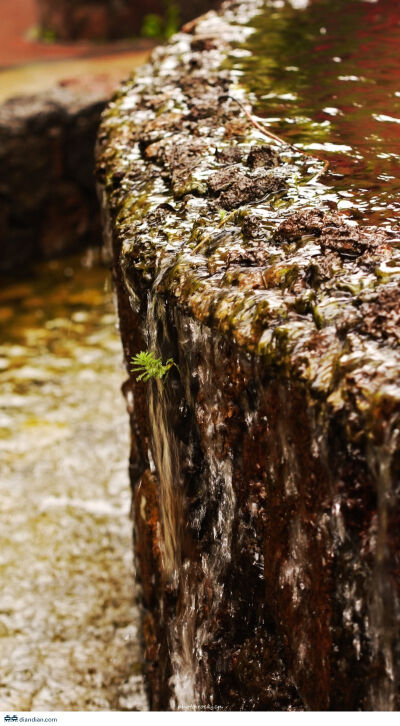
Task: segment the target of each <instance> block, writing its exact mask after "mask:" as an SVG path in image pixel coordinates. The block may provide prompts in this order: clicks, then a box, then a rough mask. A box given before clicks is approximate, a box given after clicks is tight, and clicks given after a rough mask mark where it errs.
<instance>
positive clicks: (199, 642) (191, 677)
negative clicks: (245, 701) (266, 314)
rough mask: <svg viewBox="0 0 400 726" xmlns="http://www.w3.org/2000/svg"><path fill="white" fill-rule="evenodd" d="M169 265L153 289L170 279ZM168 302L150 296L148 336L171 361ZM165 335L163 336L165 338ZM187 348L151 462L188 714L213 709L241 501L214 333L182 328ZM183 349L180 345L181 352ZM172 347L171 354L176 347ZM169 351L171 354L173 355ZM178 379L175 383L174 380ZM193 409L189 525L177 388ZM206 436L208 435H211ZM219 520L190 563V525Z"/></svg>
mask: <svg viewBox="0 0 400 726" xmlns="http://www.w3.org/2000/svg"><path fill="white" fill-rule="evenodd" d="M166 268H167V265H164V266H163V270H162V272H161V273H160V274H159V275H158V277H157V280H156V282H155V284H154V287H153V290H155V289H156V288H157V285H158V283H159V281H160V279H161V278H162V275H163V274H165V270H166ZM166 309H167V308H166V303H165V301H163V299H162V298H161V297H160V296H157V295H156V294H151V295H149V300H148V307H147V320H146V330H147V334H148V349H149V350H151V351H152V352H154V354H155V355H156V356H157V357H158V356H161V357H162V358H163V359H166V358H167V357H170V355H171V350H172V348H173V341H171V340H170V339H169V337H168V320H167V314H166ZM160 333H161V334H160ZM176 335H177V341H176V342H177V344H178V347H179V354H181V358H182V360H181V359H180V358H179V360H178V361H177V362H178V364H179V378H180V381H178V380H175V378H176V373H175V372H174V373H172V370H174V369H172V370H171V373H172V375H171V373H170V378H169V379H167V380H165V381H156V382H153V384H152V385H151V387H150V392H149V418H150V423H151V455H150V459H151V460H153V461H154V465H155V469H156V472H157V476H158V481H159V485H160V509H161V520H162V521H161V527H162V543H161V551H162V556H163V567H164V575H165V578H166V580H167V581H168V582H169V584H170V586H171V587H172V588H173V589H174V590H175V592H176V596H177V598H178V600H179V614H176V615H175V617H174V618H173V619H172V621H171V623H170V625H169V645H170V657H171V663H172V671H173V674H172V677H171V687H172V694H173V695H172V701H171V704H170V706H171V708H177V709H185V708H190V707H193V708H194V707H196V706H198V705H201V703H204V702H206V700H207V699H208V703H210V698H211V700H212V696H211V697H210V688H209V684H208V682H207V663H206V661H207V654H206V651H205V646H206V645H207V643H208V640H209V637H210V632H211V628H210V623H212V622H213V621H214V620H215V618H216V616H217V612H218V608H219V606H220V604H221V601H222V597H223V594H224V585H223V575H224V573H225V571H226V568H227V566H228V564H229V560H230V555H231V537H232V523H233V517H234V512H235V494H234V491H233V485H232V462H231V452H230V451H229V450H228V451H225V447H224V435H223V431H224V426H225V424H224V422H223V420H222V418H221V409H220V405H219V404H220V400H219V399H220V392H219V390H218V388H217V387H216V386H215V385H213V380H212V368H210V367H209V366H208V365H207V359H208V357H210V358H215V357H216V356H218V351H216V350H215V346H214V343H213V339H212V336H211V333H210V331H208V330H207V329H205V328H204V326H201V325H200V324H199V323H196V322H195V321H194V320H193V319H190V320H189V319H187V320H185V319H183V320H181V321H180V323H178V325H177V330H175V336H176ZM176 342H175V345H176ZM168 346H169V348H168ZM166 347H167V348H168V352H165V351H166ZM200 349H201V351H202V356H204V357H203V359H202V360H201V361H200V362H198V364H197V366H196V364H195V362H194V360H195V357H196V356H195V355H194V354H195V353H196V351H197V353H198V352H199V351H200ZM172 378H174V380H172ZM194 378H195V379H196V380H197V381H198V385H199V387H200V389H201V404H199V402H198V400H196V399H195V397H194V396H193V394H192V393H191V390H190V382H191V380H193V379H194ZM179 386H181V387H183V389H184V390H183V391H182V390H181V396H182V394H184V398H185V399H186V402H187V403H188V405H189V408H190V418H191V419H192V423H191V425H192V426H194V427H196V426H197V425H201V428H202V431H203V442H202V451H201V456H202V463H201V470H202V474H201V476H200V478H199V486H200V491H199V492H198V496H199V499H200V504H199V506H198V507H197V509H196V511H195V513H194V514H192V515H191V519H190V522H189V523H188V516H187V511H186V510H187V498H188V494H187V491H185V483H184V476H183V474H182V472H181V470H180V461H182V456H181V455H180V454H181V453H182V452H181V450H182V445H183V444H182V442H181V441H179V438H178V436H177V433H176V431H174V429H173V428H172V427H171V419H173V415H171V412H172V411H173V410H174V407H175V408H176V400H174V399H176V389H177V388H178V387H179ZM204 432H205V435H204ZM191 445H192V442H190V441H189V442H188V443H187V444H186V455H185V460H186V462H190V460H191V455H190V447H191ZM206 517H211V518H212V526H211V532H212V537H211V541H208V542H207V548H204V551H201V549H202V548H201V547H200V548H198V552H197V556H196V554H195V555H194V557H188V556H187V553H186V554H185V552H183V551H182V543H183V542H185V533H184V529H185V527H186V528H187V525H188V524H189V530H190V531H191V532H192V534H193V533H194V534H195V538H196V536H197V537H199V536H200V530H201V528H202V524H203V520H204V519H205V518H206Z"/></svg>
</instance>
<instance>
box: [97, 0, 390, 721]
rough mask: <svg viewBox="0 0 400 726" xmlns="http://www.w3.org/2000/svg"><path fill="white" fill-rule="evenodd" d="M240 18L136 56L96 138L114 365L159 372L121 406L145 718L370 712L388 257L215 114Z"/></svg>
mask: <svg viewBox="0 0 400 726" xmlns="http://www.w3.org/2000/svg"><path fill="white" fill-rule="evenodd" d="M257 7H258V4H257V3H254V4H253V3H246V4H244V5H241V4H240V3H234V2H231V3H227V4H225V5H224V6H223V7H222V10H221V12H220V13H219V14H216V13H209V14H208V15H206V16H204V17H203V18H202V19H200V20H199V21H198V22H197V23H193V24H191V25H190V27H188V28H187V32H186V33H181V34H179V35H177V36H175V37H174V39H173V41H172V42H171V43H170V44H169V45H167V46H166V47H164V48H161V49H159V50H157V52H156V53H155V54H154V57H153V61H152V64H151V65H149V66H148V67H146V68H145V69H144V70H143V71H142V72H141V73H139V74H138V76H137V77H136V79H135V82H134V83H133V82H132V83H129V84H127V85H125V86H124V87H122V89H121V91H120V93H119V94H118V96H117V97H116V98H115V100H114V102H113V103H112V104H111V105H110V106H109V108H108V110H107V111H106V113H105V115H104V117H103V122H102V126H101V129H100V134H99V144H98V166H97V174H98V180H99V184H100V188H101V193H102V197H103V204H104V210H105V215H106V220H107V224H106V228H107V231H108V237H109V239H110V242H111V244H112V246H113V250H114V275H115V280H116V285H117V292H118V304H119V311H120V319H121V335H122V339H123V343H124V350H125V356H126V361H127V362H128V361H129V359H130V357H131V356H132V355H134V354H135V353H137V352H138V351H140V350H142V349H151V350H152V351H154V352H155V353H156V354H158V355H161V357H162V358H163V360H165V359H167V358H169V357H173V358H174V360H175V361H176V362H177V364H178V365H179V372H178V370H175V369H172V370H171V373H170V374H169V376H168V379H167V381H166V383H165V385H162V384H161V383H160V382H158V383H152V384H150V385H149V392H148V395H147V394H146V391H145V388H144V385H143V384H141V383H137V382H136V381H134V380H133V378H130V380H129V381H128V382H127V384H126V395H127V400H128V403H129V410H130V415H131V422H132V435H133V439H132V440H133V444H132V455H131V475H132V484H133V487H134V490H135V498H136V499H135V501H136V511H137V518H138V519H137V525H136V531H137V543H136V548H137V552H138V560H139V565H140V571H141V573H142V577H143V578H144V583H143V585H144V600H145V605H146V609H147V610H146V618H145V638H146V642H147V646H148V650H147V655H148V673H149V683H150V689H151V696H152V705H153V707H154V708H166V707H171V708H184V707H189V706H190V705H194V704H195V705H197V707H201V706H203V707H204V706H208V705H211V706H214V707H217V706H218V707H222V708H227V709H245V710H251V709H254V708H255V709H272V710H287V709H289V710H293V709H301V708H309V709H314V710H320V709H322V710H323V709H334V710H337V709H339V710H357V709H366V710H368V709H372V710H374V709H382V708H383V709H388V710H392V709H395V708H398V700H397V699H398V696H397V695H396V694H398V683H399V680H398V679H399V664H398V659H397V655H396V653H397V652H398V651H397V648H398V626H399V621H400V617H399V604H398V597H399V579H398V575H399V572H398V565H397V562H398V552H399V545H400V543H399V527H398V524H399V511H400V510H399V498H398V490H397V489H396V486H395V481H396V477H398V473H399V464H400V460H399V457H398V453H396V452H398V445H399V425H400V420H399V417H400V388H399V380H398V371H399V359H400V355H399V347H398V342H399V335H400V333H399V330H400V327H399V322H400V320H399V313H398V310H399V298H400V295H399V287H398V282H399V276H400V264H399V252H398V244H397V243H396V241H393V242H392V239H391V237H390V235H388V234H387V233H386V232H384V231H382V230H378V229H372V228H367V227H365V228H360V227H357V226H356V225H354V224H351V223H349V221H348V220H347V219H346V217H344V216H342V215H338V214H332V213H330V212H329V210H326V209H324V208H323V207H321V205H320V204H319V201H318V187H317V185H314V186H315V189H314V187H313V179H315V177H316V176H317V175H318V174H319V173H320V171H321V167H322V164H321V163H320V162H318V160H316V159H314V158H312V157H304V156H303V155H302V154H301V153H300V152H298V151H297V150H295V149H293V148H292V147H288V146H284V145H281V146H280V145H278V144H272V142H271V143H270V142H269V141H268V140H267V139H266V138H265V137H264V135H262V134H261V133H260V132H259V131H258V130H257V129H256V128H255V127H254V126H253V125H252V123H251V122H250V121H249V119H248V118H247V117H246V116H245V115H244V114H243V113H242V111H241V109H240V107H239V106H238V105H237V103H236V102H235V101H234V100H233V98H236V99H238V100H239V101H242V102H244V103H246V99H245V98H244V96H243V91H242V90H241V89H240V88H239V87H238V86H237V83H236V81H237V79H236V78H235V76H234V74H233V73H232V72H231V71H229V69H226V68H225V69H221V65H222V64H223V61H224V59H225V58H226V55H227V53H228V52H229V47H230V44H232V43H235V42H237V41H238V40H239V41H240V39H241V38H242V37H243V33H244V32H246V31H248V32H251V31H250V29H249V28H247V26H246V23H247V22H248V20H249V18H250V17H251V15H252V14H254V13H256V11H257ZM223 68H224V66H223ZM302 187H307V195H302ZM313 190H314V191H313ZM279 199H283V200H286V201H287V200H289V199H290V200H291V203H290V204H286V206H284V207H283V208H282V206H279V205H276V202H277V201H278V200H279ZM149 452H150V453H149ZM147 490H148V491H147ZM146 492H147V493H146ZM148 502H152V505H151V511H148V509H146V506H147V503H148ZM140 517H142V520H143V521H142V520H141V519H140ZM157 522H158V524H157ZM148 540H149V541H151V542H152V543H153V545H152V553H153V554H152V556H151V557H152V558H151V560H150V559H148V558H149V557H150V555H146V554H145V552H146V546H145V543H146V542H147V541H148ZM155 553H159V554H158V555H157V556H156V554H155ZM143 558H145V559H146V558H147V559H146V562H145V561H144V559H143ZM150 571H152V572H153V575H152V576H150V575H149V572H150Z"/></svg>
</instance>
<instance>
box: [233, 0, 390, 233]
mask: <svg viewBox="0 0 400 726" xmlns="http://www.w3.org/2000/svg"><path fill="white" fill-rule="evenodd" d="M250 24H251V26H253V27H255V33H254V34H253V35H251V36H250V37H249V39H248V40H247V42H246V44H245V45H244V46H241V47H240V48H238V49H236V51H234V52H233V54H232V56H231V62H232V63H233V65H234V67H235V68H236V69H237V70H238V71H239V72H240V75H241V78H240V81H241V82H242V83H243V84H244V85H245V86H246V87H247V89H248V90H249V91H250V92H251V94H252V100H253V102H254V106H255V112H256V114H257V115H259V116H261V117H262V118H263V119H264V122H265V123H266V125H267V126H268V128H269V129H270V130H271V131H273V132H275V133H276V134H278V135H279V136H281V137H282V138H283V139H285V140H287V141H289V142H291V143H294V144H296V146H298V148H302V149H305V150H308V151H309V152H310V153H312V154H315V155H316V156H318V157H319V158H320V159H323V160H328V161H329V164H330V165H329V172H328V173H327V174H326V175H325V177H324V178H323V181H324V184H325V185H326V187H327V188H326V189H325V192H324V194H323V196H324V199H325V201H326V202H327V203H328V204H329V206H331V207H332V208H333V209H336V208H339V209H342V210H343V211H344V212H345V213H346V214H348V215H349V216H350V217H353V218H355V219H358V220H360V221H361V222H362V223H366V224H381V225H383V226H385V227H387V228H391V227H398V226H399V223H400V195H399V194H400V174H399V171H400V62H399V57H400V3H398V2H397V0H314V1H310V2H308V3H307V2H306V0H292V3H289V2H286V3H285V2H283V0H275V2H274V0H271V1H270V2H268V3H267V4H266V6H265V9H264V10H263V12H262V13H261V14H260V15H259V16H257V17H256V18H255V19H253V20H252V21H251V23H250Z"/></svg>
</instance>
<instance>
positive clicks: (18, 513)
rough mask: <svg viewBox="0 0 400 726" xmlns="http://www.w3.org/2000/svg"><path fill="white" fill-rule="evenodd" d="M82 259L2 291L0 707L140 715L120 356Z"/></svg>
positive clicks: (101, 276) (104, 303)
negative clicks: (134, 711) (135, 711)
mask: <svg viewBox="0 0 400 726" xmlns="http://www.w3.org/2000/svg"><path fill="white" fill-rule="evenodd" d="M89 261H90V260H89V258H88V256H86V259H84V260H83V261H82V260H79V259H77V258H74V259H69V260H68V261H65V260H62V261H56V262H51V263H47V264H45V265H43V266H41V267H39V268H38V269H37V270H36V274H35V276H34V278H33V279H32V277H29V278H27V279H26V280H25V279H19V280H16V281H14V282H12V283H9V284H7V285H5V284H3V285H2V287H1V288H0V326H1V327H0V329H1V344H0V370H1V372H0V376H1V380H2V384H1V389H0V450H1V462H2V463H1V480H0V509H1V514H0V517H1V529H0V532H1V534H0V537H1V548H0V553H1V554H0V563H1V585H2V587H1V589H2V595H1V598H0V638H1V650H0V674H1V680H0V708H2V709H16V708H18V709H35V710H48V709H54V710H109V709H118V710H128V709H135V710H136V709H145V708H146V707H147V705H146V699H145V695H144V690H143V682H142V675H141V652H140V647H139V644H138V643H139V638H138V627H139V622H138V611H137V607H136V605H135V604H134V602H133V591H132V583H133V567H132V554H131V553H132V545H131V524H130V522H129V518H128V514H129V508H130V493H129V485H128V476H127V471H126V469H127V464H126V462H127V459H128V448H129V432H128V424H127V418H126V413H125V409H124V404H123V401H122V397H121V395H120V390H119V389H120V385H121V382H122V380H123V377H124V374H123V370H122V365H121V358H122V355H121V347H120V342H119V339H118V333H117V331H116V329H115V315H114V310H113V301H112V293H111V290H110V289H109V283H108V272H107V270H105V269H104V268H103V267H101V266H100V265H95V266H94V267H90V266H88V265H87V263H88V262H89ZM105 285H106V290H105V289H104V286H105Z"/></svg>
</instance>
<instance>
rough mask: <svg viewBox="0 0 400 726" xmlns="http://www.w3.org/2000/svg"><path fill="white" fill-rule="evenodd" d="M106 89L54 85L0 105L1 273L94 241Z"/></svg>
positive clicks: (98, 235)
mask: <svg viewBox="0 0 400 726" xmlns="http://www.w3.org/2000/svg"><path fill="white" fill-rule="evenodd" d="M107 95H108V90H107V89H102V88H101V87H100V88H99V87H97V88H93V89H91V90H90V91H89V92H88V91H87V89H85V92H82V93H81V94H80V93H79V91H78V93H77V91H76V89H72V90H70V89H68V88H65V89H62V88H59V89H55V90H54V91H52V92H48V93H42V94H38V95H37V96H28V97H21V98H16V99H11V100H10V101H8V102H6V103H4V104H2V105H1V106H0V147H1V152H0V157H1V164H0V167H1V168H0V186H1V196H0V238H1V247H0V270H1V271H8V270H12V269H14V268H18V267H22V266H24V265H26V264H29V263H32V262H38V261H39V260H40V259H43V258H44V259H49V258H52V257H57V256H59V255H61V254H66V253H69V252H73V251H75V250H78V249H82V248H84V247H85V246H88V245H93V246H97V245H99V244H100V241H101V227H100V215H99V205H98V200H97V194H96V189H95V184H94V180H93V166H94V147H95V142H96V134H97V130H98V126H99V121H100V115H101V111H102V110H103V108H104V106H105V103H106V98H107Z"/></svg>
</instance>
